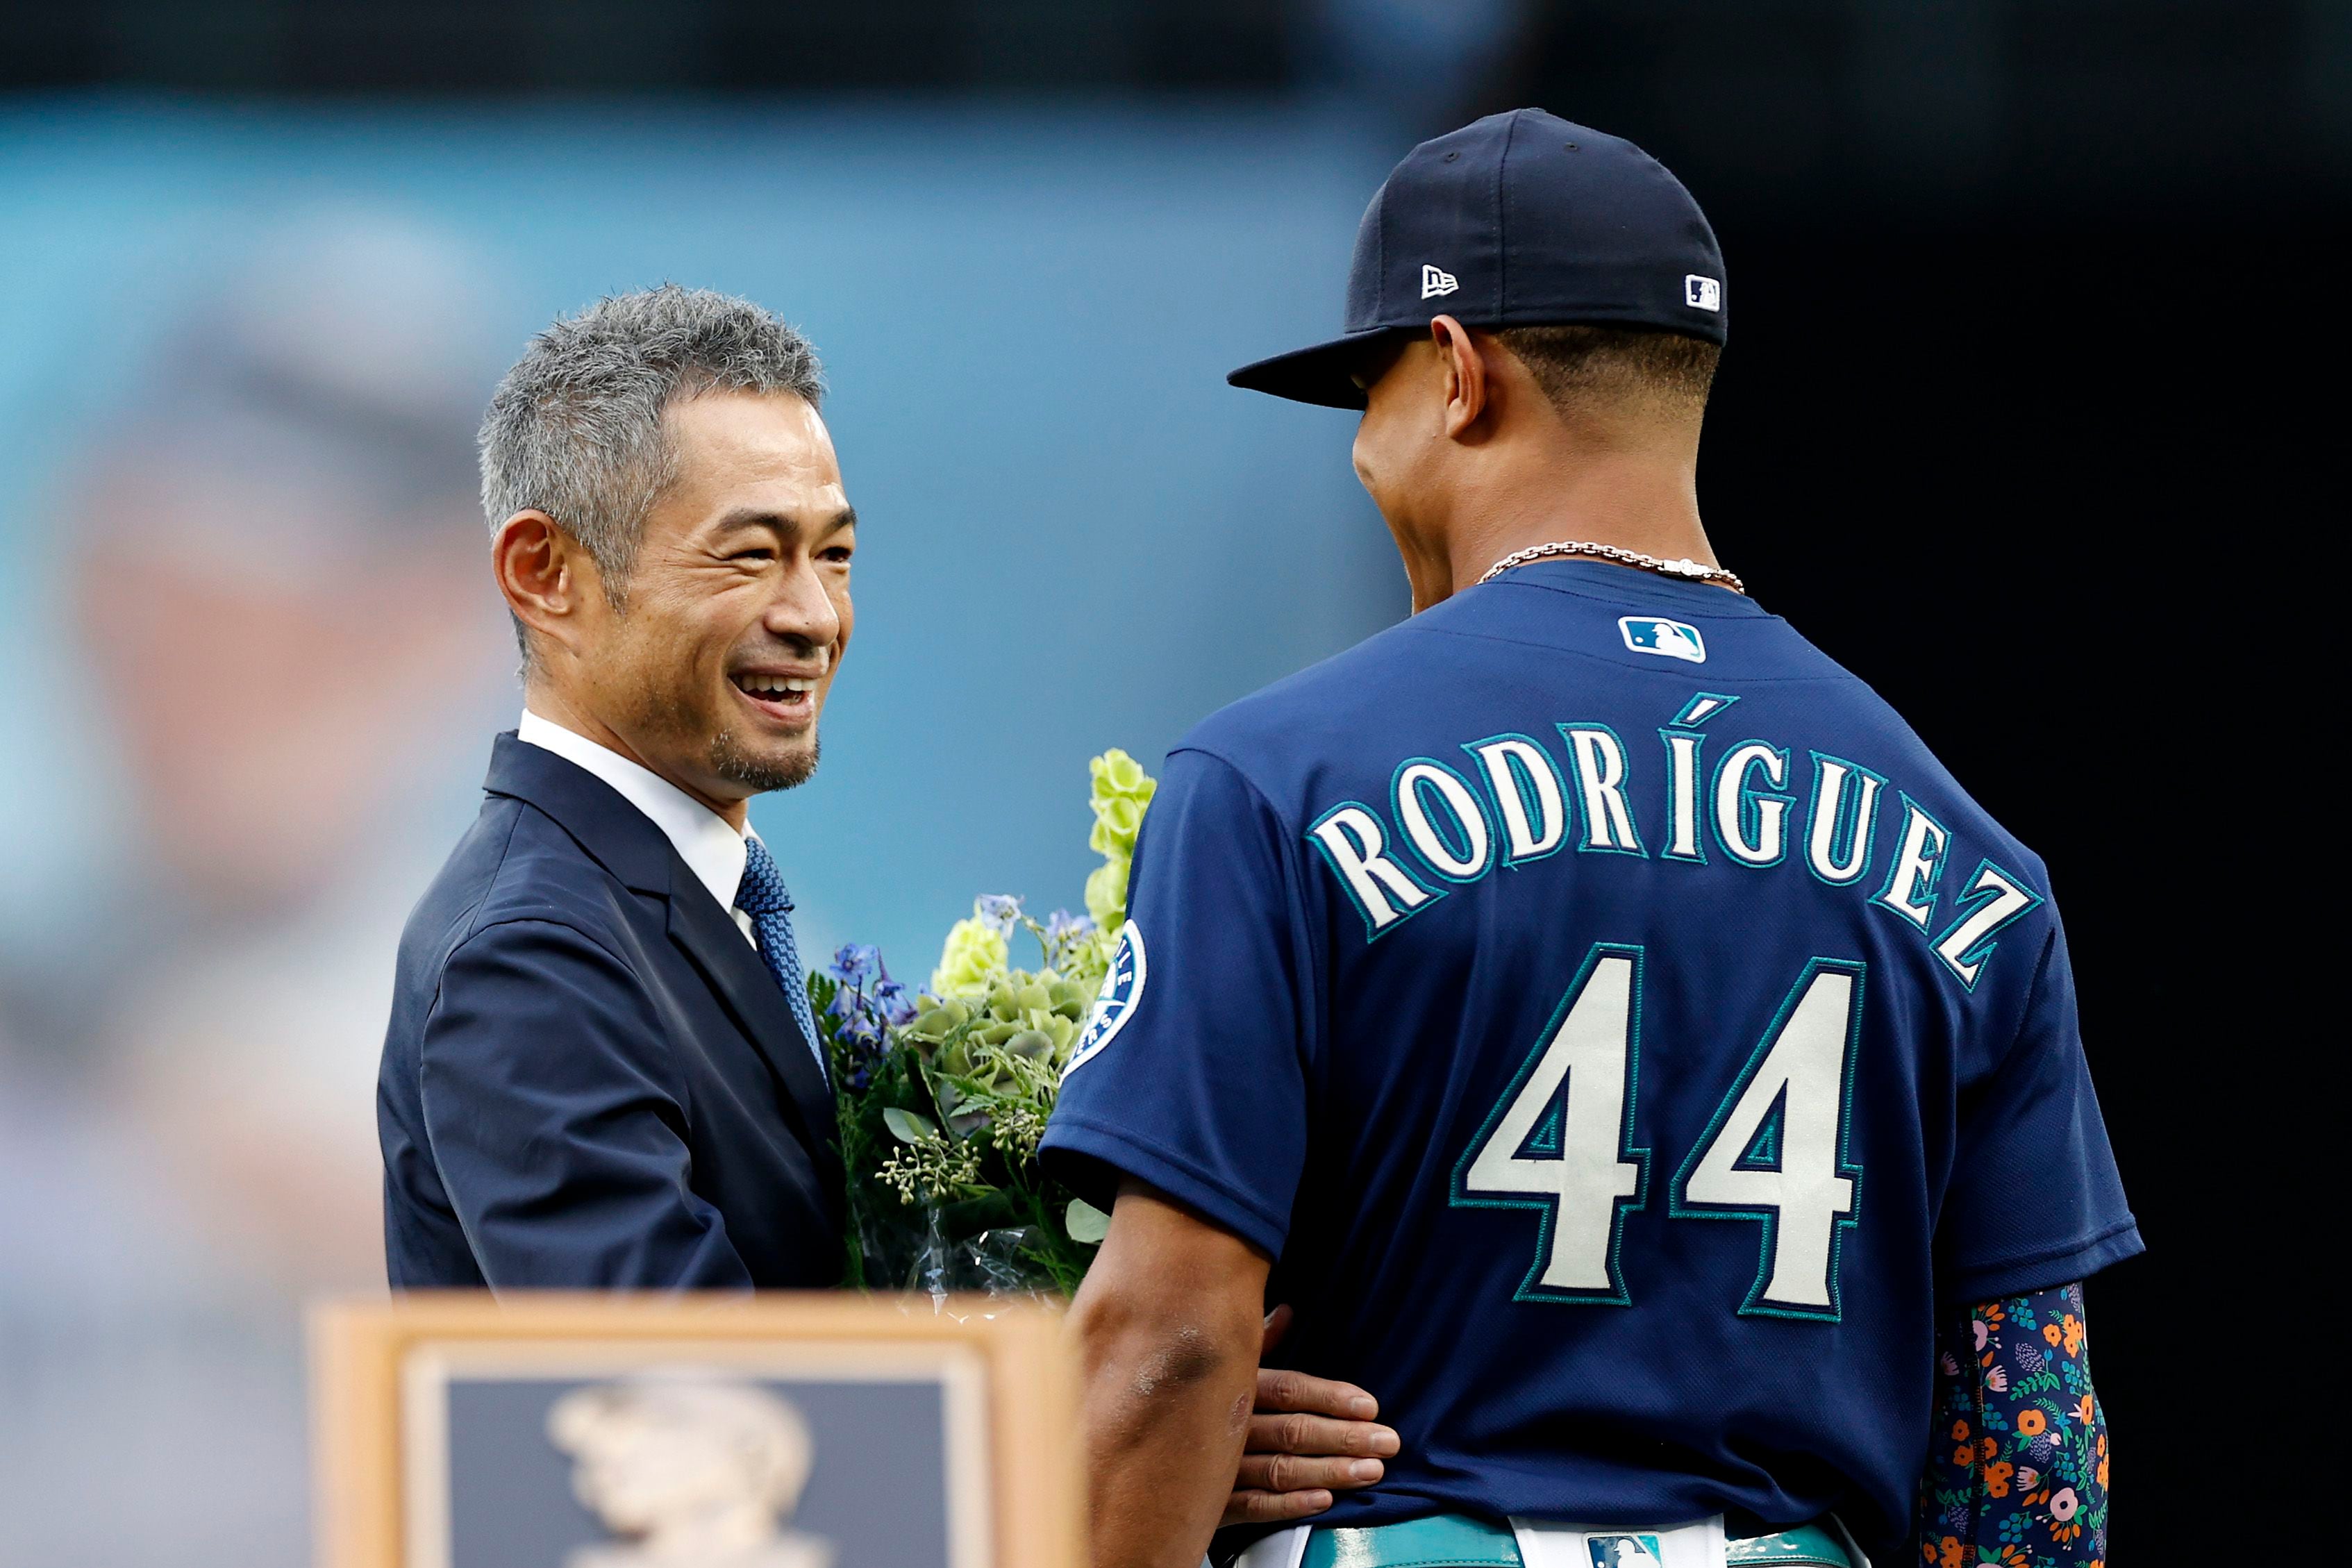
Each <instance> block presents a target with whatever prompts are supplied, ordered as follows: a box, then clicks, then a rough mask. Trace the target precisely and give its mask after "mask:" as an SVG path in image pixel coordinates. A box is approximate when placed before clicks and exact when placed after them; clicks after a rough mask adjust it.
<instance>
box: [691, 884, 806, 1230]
mask: <svg viewBox="0 0 2352 1568" xmlns="http://www.w3.org/2000/svg"><path fill="white" fill-rule="evenodd" d="M679 880H680V881H681V883H684V884H689V885H684V886H680V887H678V888H677V889H676V890H675V891H673V892H672V893H671V895H670V900H669V936H670V940H671V941H672V942H676V943H677V945H678V947H679V948H680V949H681V950H682V951H683V952H685V953H686V955H687V957H688V958H689V959H690V960H692V961H693V963H694V966H695V967H696V968H697V969H698V970H700V971H701V972H702V975H703V978H704V979H706V980H708V981H709V983H710V988H711V990H713V991H714V992H716V993H718V994H719V998H720V1000H722V1001H723V1002H725V1003H726V1005H727V1009H728V1011H730V1013H732V1014H734V1016H735V1021H736V1023H738V1024H739V1025H740V1026H742V1029H743V1032H744V1033H745V1034H747V1035H749V1036H750V1037H751V1040H752V1043H753V1044H754V1045H756V1046H758V1047H759V1048H760V1054H761V1056H762V1057H765V1058H767V1061H768V1066H769V1068H771V1069H772V1070H773V1071H774V1073H775V1075H776V1079H777V1080H778V1081H779V1082H780V1083H782V1085H783V1087H784V1089H785V1098H786V1099H787V1100H789V1102H790V1104H791V1108H792V1110H793V1112H794V1113H795V1116H796V1118H797V1120H798V1121H800V1123H801V1131H802V1133H803V1136H804V1137H805V1138H806V1140H807V1143H808V1150H809V1154H810V1157H811V1158H812V1159H814V1161H815V1162H816V1165H817V1169H818V1171H819V1173H821V1174H823V1175H824V1177H825V1181H826V1185H827V1187H828V1188H829V1189H831V1190H835V1191H838V1190H839V1187H840V1185H841V1151H840V1148H839V1146H838V1142H837V1136H838V1134H837V1130H836V1128H835V1115H834V1101H833V1089H832V1088H831V1086H829V1085H828V1084H827V1083H826V1082H825V1079H824V1073H823V1072H822V1071H820V1070H819V1069H818V1068H817V1065H816V1058H815V1056H814V1054H813V1053H812V1052H811V1050H810V1048H809V1045H808V1042H807V1041H805V1040H803V1038H802V1037H801V1026H800V1025H799V1023H798V1022H796V1021H795V1020H794V1019H793V1010H792V1007H791V1006H790V1005H788V1004H787V1003H786V1002H785V1001H784V993H783V989H782V987H781V986H779V985H778V984H776V977H775V976H774V975H773V974H771V973H769V972H768V966H767V964H766V963H764V962H762V961H761V957H760V953H759V950H758V949H756V948H754V947H753V946H752V945H751V943H750V942H747V941H745V940H744V938H743V932H742V930H741V928H740V927H739V926H737V925H736V923H735V922H734V921H732V920H731V919H730V918H729V917H728V914H727V911H726V910H722V909H720V908H719V903H718V900H715V899H713V898H711V896H710V893H709V889H706V888H704V887H703V886H702V885H701V884H700V883H699V882H695V881H694V880H693V879H691V878H681V879H679Z"/></svg>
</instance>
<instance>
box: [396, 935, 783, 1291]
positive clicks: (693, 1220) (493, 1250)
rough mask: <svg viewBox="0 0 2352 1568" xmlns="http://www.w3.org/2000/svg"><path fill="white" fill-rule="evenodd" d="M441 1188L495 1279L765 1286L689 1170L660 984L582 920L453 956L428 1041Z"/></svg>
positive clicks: (426, 1080) (427, 1074) (556, 1285)
mask: <svg viewBox="0 0 2352 1568" xmlns="http://www.w3.org/2000/svg"><path fill="white" fill-rule="evenodd" d="M422 1077H423V1083H422V1093H423V1101H424V1110H425V1128H426V1131H427V1132H428V1133H429V1135H430V1137H431V1140H432V1146H433V1154H434V1159H435V1162H436V1164H437V1165H438V1167H439V1169H440V1173H441V1180H442V1184H443V1186H444V1187H445V1189H446V1191H447V1193H448V1195H449V1200H450V1202H451V1204H452V1205H454V1206H455V1208H456V1209H457V1219H458V1223H459V1224H460V1225H462V1226H464V1227H465V1232H466V1238H467V1242H468V1243H469V1244H470V1245H471V1247H473V1251H474V1257H475V1259H476V1260H477V1261H478V1263H479V1264H480V1265H481V1269H482V1273H483V1276H484V1278H485V1279H488V1281H489V1284H490V1286H491V1288H492V1289H501V1290H507V1289H746V1290H748V1289H751V1271H750V1270H749V1269H748V1268H746V1267H745V1266H744V1263H743V1260H742V1258H740V1257H739V1256H737V1254H736V1251H735V1248H734V1247H733V1246H732V1244H730V1242H729V1240H728V1237H727V1225H726V1221H725V1220H724V1219H723V1218H722V1217H721V1216H720V1215H719V1211H718V1210H717V1209H715V1208H713V1207H712V1206H711V1205H709V1204H708V1203H706V1202H704V1201H703V1200H702V1199H701V1198H700V1197H698V1196H697V1195H696V1194H695V1193H694V1191H693V1190H692V1189H691V1188H690V1187H689V1186H688V1175H689V1173H690V1171H691V1166H692V1160H691V1158H690V1156H689V1154H688V1149H687V1144H686V1125H687V1121H686V1110H685V1106H684V1105H683V1103H682V1101H683V1098H684V1089H683V1086H682V1084H681V1083H680V1081H679V1080H678V1079H677V1074H676V1071H675V1068H674V1066H673V1065H672V1063H671V1062H670V1060H669V1057H668V1049H667V1032H666V1031H665V1030H664V1028H663V1026H662V1024H661V1022H660V1019H659V1018H658V1017H657V1016H656V1013H655V1010H654V1007H653V1005H652V1003H651V1001H650V999H649V998H648V997H647V996H646V991H645V987H644V986H643V984H641V983H640V982H639V981H638V979H637V977H636V976H635V974H634V973H631V972H630V970H629V969H628V967H627V966H626V965H625V964H624V963H622V962H621V961H620V960H619V959H617V958H615V957H614V956H613V954H612V953H611V952H607V951H606V950H605V949H604V947H603V946H602V945H600V944H599V943H597V942H595V941H594V940H593V939H592V938H590V937H588V936H587V935H585V934H583V933H582V932H581V931H575V930H573V929H572V928H571V927H570V926H566V925H561V924H557V923H555V922H553V921H508V922H504V923H501V924H498V925H493V926H488V927H486V928H484V929H483V930H481V931H477V932H476V933H474V934H473V935H472V936H470V937H468V938H467V940H466V941H465V942H464V943H463V944H461V945H460V946H459V947H458V948H457V951H456V952H453V953H452V954H450V957H449V961H448V963H447V965H446V968H445V969H444V971H443V973H442V980H441V991H440V995H439V997H438V998H437V999H436V1003H435V1005H434V1009H433V1013H432V1016H430V1018H429V1019H428V1020H427V1021H426V1024H425V1034H424V1045H423V1051H422Z"/></svg>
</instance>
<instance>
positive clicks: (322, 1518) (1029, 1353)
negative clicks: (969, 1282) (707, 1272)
mask: <svg viewBox="0 0 2352 1568" xmlns="http://www.w3.org/2000/svg"><path fill="white" fill-rule="evenodd" d="M310 1341H311V1373H312V1384H313V1388H312V1411H313V1422H314V1433H313V1458H314V1466H315V1472H316V1488H317V1537H318V1543H319V1563H320V1568H447V1565H448V1564H449V1563H451V1561H452V1556H453V1551H454V1549H453V1548H452V1547H451V1545H450V1544H449V1542H450V1534H449V1532H450V1531H451V1529H452V1528H453V1527H452V1526H451V1525H450V1524H449V1522H448V1521H449V1520H450V1518H451V1515H450V1512H449V1501H448V1496H447V1492H448V1489H449V1486H450V1481H449V1479H448V1473H449V1470H450V1468H451V1464H452V1456H453V1454H454V1453H455V1451H456V1450H455V1449H454V1448H453V1447H452V1443H451V1435H450V1433H449V1431H448V1430H447V1426H448V1423H449V1419H450V1418H449V1415H448V1411H449V1410H450V1409H451V1408H452V1407H453V1404H454V1400H455V1397H456V1396H455V1394H454V1393H453V1392H452V1391H453V1390H454V1389H455V1388H456V1387H457V1380H463V1381H465V1382H467V1384H478V1385H482V1386H490V1387H494V1388H495V1387H496V1386H497V1385H499V1384H501V1383H502V1382H503V1383H510V1384H513V1385H514V1386H516V1387H524V1386H539V1385H541V1384H546V1383H547V1382H549V1381H550V1380H554V1379H563V1378H569V1379H574V1380H581V1381H585V1380H590V1379H605V1380H611V1379H626V1378H629V1377H632V1376H636V1375H653V1374H656V1373H657V1371H658V1369H662V1368H666V1367H667V1368H677V1367H682V1366H691V1367H695V1368H698V1369H703V1370H707V1371H710V1372H712V1373H714V1374H724V1375H727V1376H740V1377H741V1378H744V1379H760V1378H768V1379H775V1378H785V1379H791V1378H802V1379H811V1378H813V1379H816V1380H818V1381H820V1382H823V1383H824V1384H834V1385H839V1386H840V1387H841V1388H842V1389H843V1390H844V1391H845V1394H855V1391H856V1390H857V1389H859V1388H860V1387H863V1386H865V1385H866V1384H869V1383H871V1384H873V1385H874V1386H875V1387H876V1388H877V1389H879V1388H882V1387H884V1386H886V1385H899V1386H909V1385H913V1384H921V1385H923V1386H925V1387H931V1386H936V1387H937V1388H938V1390H939V1393H938V1394H937V1400H936V1406H937V1408H938V1409H939V1410H940V1412H941V1413H943V1415H944V1420H943V1422H942V1425H941V1429H940V1436H939V1438H938V1444H939V1452H940V1455H941V1459H940V1477H941V1478H943V1479H945V1481H946V1485H947V1490H948V1493H949V1494H950V1495H949V1496H947V1497H946V1499H945V1500H944V1504H945V1511H944V1517H945V1518H946V1519H947V1520H948V1521H949V1524H948V1537H949V1539H950V1541H951V1542H953V1544H951V1545H950V1550H949V1553H948V1554H949V1557H950V1563H947V1564H943V1565H942V1568H1084V1564H1085V1539H1084V1507H1085V1497H1084V1492H1083V1490H1082V1481H1081V1476H1080V1470H1079V1459H1078V1445H1077V1419H1076V1417H1077V1393H1076V1388H1077V1379H1076V1369H1075V1366H1074V1365H1073V1363H1072V1362H1071V1358H1070V1352H1069V1350H1068V1348H1067V1347H1066V1344H1065V1343H1064V1342H1063V1339H1062V1332H1061V1318H1060V1315H1059V1314H1058V1313H1057V1312H1055V1311H1053V1310H1049V1309H1047V1308H1045V1307H1040V1306H1034V1305H1028V1304H1013V1303H1007V1302H1003V1301H998V1300H987V1299H984V1298H982V1299H974V1298H958V1297H950V1298H948V1299H947V1300H946V1302H945V1303H944V1305H943V1306H941V1307H940V1308H939V1309H937V1310H934V1307H933V1304H932V1302H931V1301H930V1300H929V1298H925V1297H919V1296H917V1297H860V1296H856V1295H850V1294H814V1293H813V1294H807V1295H767V1296H756V1297H744V1296H727V1297H701V1296H692V1295H686V1296H679V1295H664V1296H650V1295H646V1296H639V1295H626V1294H616V1295H585V1294H583V1295H572V1294H555V1293H548V1294H524V1295H509V1296H507V1297H504V1298H500V1299H493V1298H492V1297H490V1296H489V1295H488V1294H487V1293H479V1292H451V1293H446V1294H444V1293H434V1294H416V1295H409V1296H404V1297H402V1298H400V1299H398V1300H393V1301H374V1302H365V1303H361V1302H352V1303H334V1304H329V1305H325V1306H322V1307H320V1308H318V1309H316V1310H314V1311H313V1313H312V1315H311V1321H310ZM612 1386H618V1384H612ZM436 1391H437V1392H436ZM877 1397H878V1396H877ZM925 1436H927V1437H928V1434H926V1435H925ZM436 1445H437V1446H436ZM542 1462H544V1461H542ZM557 1462H559V1463H560V1462H561V1461H560V1460H559V1461H557ZM819 1462H820V1464H821V1462H822V1461H821V1459H820V1461H819ZM436 1478H437V1479H436ZM908 1484H910V1485H920V1484H922V1483H920V1482H919V1481H911V1480H910V1482H909V1483H908ZM436 1488H437V1489H438V1491H437V1493H436ZM927 1506H928V1504H927ZM436 1510H437V1511H436ZM975 1521H977V1522H975ZM436 1530H437V1531H440V1534H439V1536H438V1537H437V1538H436V1535H435V1531H436ZM456 1555H457V1556H458V1557H459V1558H460V1559H461V1560H462V1559H463V1558H464V1556H465V1553H463V1552H457V1553H456ZM550 1568H555V1565H554V1564H551V1565H550ZM839 1568H860V1565H859V1564H858V1563H856V1561H854V1560H848V1559H845V1560H844V1561H843V1562H841V1563H840V1564H839ZM894 1568H896V1565H894ZM909 1568H912V1565H909Z"/></svg>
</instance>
